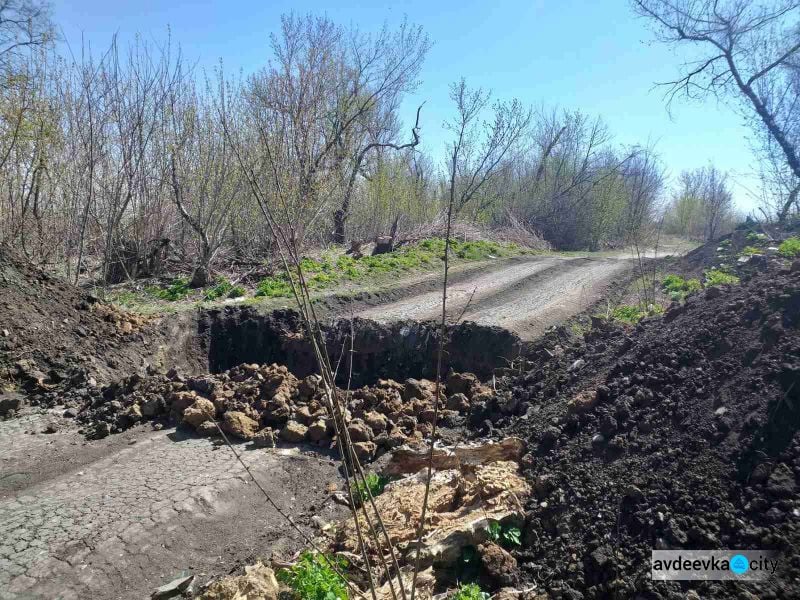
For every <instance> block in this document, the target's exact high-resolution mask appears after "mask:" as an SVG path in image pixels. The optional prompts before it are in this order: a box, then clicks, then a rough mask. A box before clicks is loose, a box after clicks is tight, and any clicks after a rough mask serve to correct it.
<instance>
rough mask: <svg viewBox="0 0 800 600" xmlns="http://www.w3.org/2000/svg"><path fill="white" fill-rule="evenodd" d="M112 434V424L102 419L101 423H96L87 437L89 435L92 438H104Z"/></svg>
mask: <svg viewBox="0 0 800 600" xmlns="http://www.w3.org/2000/svg"><path fill="white" fill-rule="evenodd" d="M110 434H111V425H109V424H108V423H106V422H105V421H100V422H99V423H96V424H95V426H94V427H93V428H92V429H91V430H90V431H89V434H88V435H87V436H86V437H88V438H89V439H90V440H102V439H103V438H105V437H108V436H109V435H110Z"/></svg>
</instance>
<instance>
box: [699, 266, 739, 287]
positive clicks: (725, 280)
mask: <svg viewBox="0 0 800 600" xmlns="http://www.w3.org/2000/svg"><path fill="white" fill-rule="evenodd" d="M705 275H706V286H707V287H714V286H715V285H736V284H737V283H739V278H738V277H736V275H731V274H730V273H726V272H725V271H723V270H722V269H709V270H708V271H706V273H705Z"/></svg>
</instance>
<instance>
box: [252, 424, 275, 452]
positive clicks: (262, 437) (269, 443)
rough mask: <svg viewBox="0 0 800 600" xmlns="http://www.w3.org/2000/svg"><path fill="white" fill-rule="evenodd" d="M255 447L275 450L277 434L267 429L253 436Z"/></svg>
mask: <svg viewBox="0 0 800 600" xmlns="http://www.w3.org/2000/svg"><path fill="white" fill-rule="evenodd" d="M253 446H254V447H255V448H274V447H275V433H274V432H273V431H272V429H270V428H269V427H265V428H264V429H262V430H260V431H259V432H258V433H256V434H255V436H253Z"/></svg>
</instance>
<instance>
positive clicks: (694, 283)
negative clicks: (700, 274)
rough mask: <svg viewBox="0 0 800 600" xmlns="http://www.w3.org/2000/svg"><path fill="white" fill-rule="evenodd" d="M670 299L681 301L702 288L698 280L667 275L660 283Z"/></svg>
mask: <svg viewBox="0 0 800 600" xmlns="http://www.w3.org/2000/svg"><path fill="white" fill-rule="evenodd" d="M661 285H662V286H663V288H664V290H665V291H666V292H667V293H668V294H669V297H670V299H672V300H675V301H681V300H683V299H685V298H686V296H688V295H689V294H691V293H694V292H698V291H700V289H701V288H702V287H703V285H702V284H701V283H700V280H699V279H684V278H683V277H681V276H680V275H667V276H666V277H664V280H663V281H662V282H661Z"/></svg>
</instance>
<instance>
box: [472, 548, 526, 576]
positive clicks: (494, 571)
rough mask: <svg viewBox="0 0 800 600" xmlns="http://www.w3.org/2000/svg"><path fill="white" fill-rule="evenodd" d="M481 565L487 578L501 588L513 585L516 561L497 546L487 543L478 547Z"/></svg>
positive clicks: (515, 574)
mask: <svg viewBox="0 0 800 600" xmlns="http://www.w3.org/2000/svg"><path fill="white" fill-rule="evenodd" d="M478 553H479V554H480V557H481V565H482V566H483V569H484V571H485V572H486V574H487V575H488V577H489V578H490V579H491V580H493V581H495V582H497V583H498V584H499V585H501V586H509V585H514V582H515V581H516V579H517V561H516V559H515V558H514V557H513V556H511V555H510V554H509V553H508V552H506V551H505V550H503V549H502V548H501V547H500V546H498V545H497V544H494V543H491V542H487V543H485V544H481V545H480V546H478Z"/></svg>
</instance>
